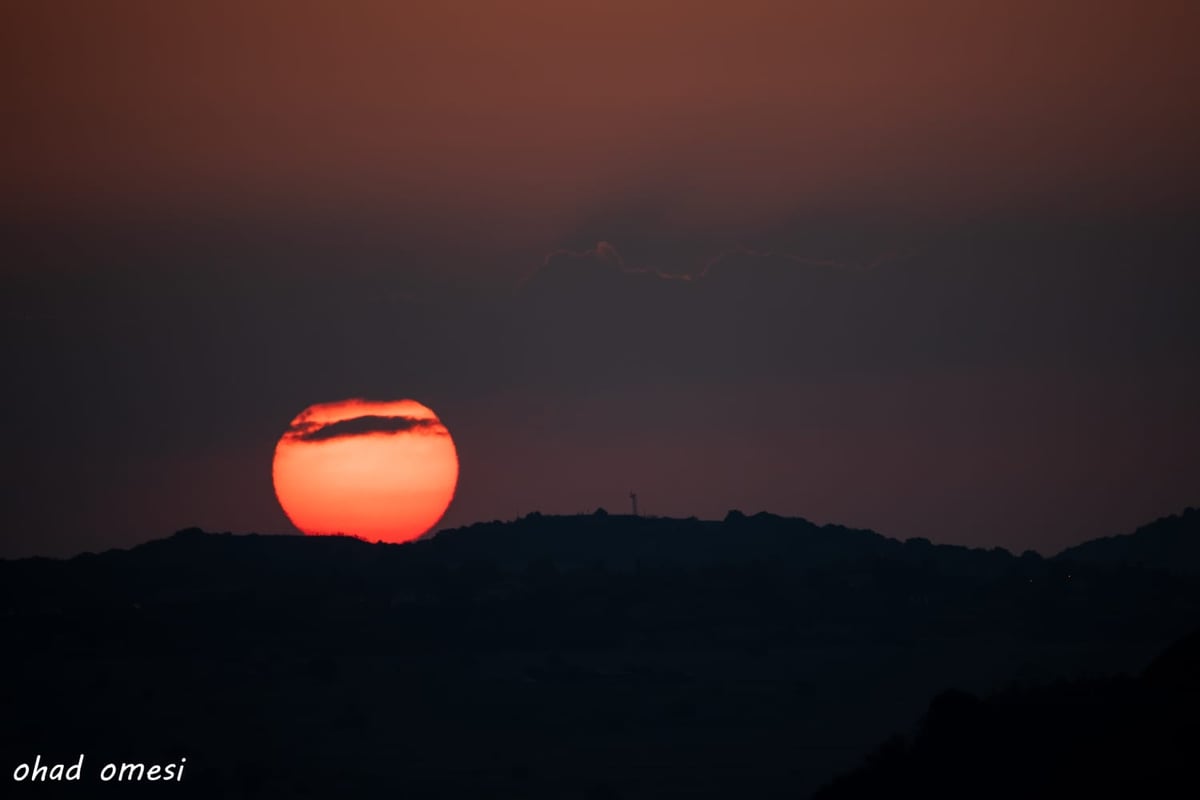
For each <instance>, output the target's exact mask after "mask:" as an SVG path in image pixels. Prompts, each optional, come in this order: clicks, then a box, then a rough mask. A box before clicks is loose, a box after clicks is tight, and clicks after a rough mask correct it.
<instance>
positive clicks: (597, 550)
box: [0, 512, 1200, 800]
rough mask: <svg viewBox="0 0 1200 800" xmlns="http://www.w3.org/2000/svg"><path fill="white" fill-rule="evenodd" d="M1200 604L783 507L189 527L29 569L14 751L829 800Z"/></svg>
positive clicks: (1162, 586) (208, 782)
mask: <svg viewBox="0 0 1200 800" xmlns="http://www.w3.org/2000/svg"><path fill="white" fill-rule="evenodd" d="M1198 620H1200V578H1197V577H1195V576H1189V575H1173V574H1169V573H1164V572H1162V571H1159V570H1152V569H1145V568H1142V567H1138V566H1126V565H1118V566H1116V567H1113V566H1110V565H1098V566H1094V565H1090V564H1085V563H1077V562H1060V561H1058V560H1053V559H1044V558H1042V557H1041V556H1039V555H1037V554H1036V553H1026V554H1023V555H1021V556H1014V555H1013V554H1011V553H1009V552H1008V551H1006V550H1003V549H1000V548H995V549H992V550H982V549H970V548H966V547H957V546H951V545H934V544H932V543H930V542H929V541H927V540H924V539H910V540H908V541H904V542H901V541H898V540H896V539H889V538H887V537H884V536H881V535H880V534H878V533H875V532H873V531H866V530H855V529H849V528H843V527H840V526H834V525H826V526H819V525H815V524H813V523H811V522H809V521H807V520H804V519H788V518H783V517H778V516H775V515H771V514H765V513H764V514H755V515H752V516H748V515H744V514H741V513H738V512H730V513H729V514H728V515H727V516H726V518H725V519H724V520H721V521H703V520H697V519H668V518H654V517H634V516H626V515H615V514H614V515H609V514H604V513H596V514H589V515H579V516H548V515H541V514H536V513H535V514H530V515H527V516H525V517H523V518H521V519H519V520H515V521H512V522H491V523H483V524H478V525H472V526H470V527H466V528H461V529H457V530H449V531H443V532H442V533H441V534H439V535H438V536H436V537H433V538H431V539H428V540H422V541H419V542H414V543H411V544H405V545H391V544H371V543H368V542H364V541H360V540H358V539H354V538H349V537H304V536H262V535H255V534H248V535H232V534H228V533H224V534H214V533H205V532H203V531H200V530H197V529H189V530H184V531H180V532H178V533H176V534H175V535H173V536H171V537H169V538H165V539H159V540H155V541H152V542H147V543H145V544H143V545H139V546H137V547H134V548H131V549H128V550H110V551H108V552H104V553H99V554H90V553H89V554H84V555H80V556H76V557H75V558H71V559H65V560H57V559H45V558H34V559H22V560H15V561H0V640H2V641H4V643H5V654H6V658H4V659H0V708H3V709H4V713H3V714H0V764H4V765H7V766H6V769H8V770H10V771H11V769H12V768H13V765H16V764H20V763H24V762H27V761H29V760H30V759H31V758H33V756H34V755H36V754H43V755H45V756H46V757H47V758H56V759H63V758H75V757H77V756H78V754H80V753H83V752H86V753H87V754H88V758H89V759H90V760H91V763H92V764H93V770H94V769H95V768H96V767H97V766H98V765H99V764H101V763H103V760H111V759H131V758H132V759H138V760H146V761H149V760H152V759H153V760H156V761H160V762H164V763H165V762H177V761H178V760H179V759H180V758H182V757H184V756H186V757H187V758H188V776H189V777H188V779H187V780H186V781H185V783H184V784H182V785H180V786H178V787H172V789H178V790H179V791H178V792H175V791H173V792H172V794H173V795H175V796H178V797H183V796H187V797H329V796H338V797H343V796H344V797H362V798H368V797H370V798H374V797H379V798H392V797H406V798H417V799H423V798H430V800H432V799H433V798H460V797H462V798H467V797H470V798H476V797H498V798H499V797H511V798H520V799H521V800H537V799H538V798H546V799H547V800H549V799H550V798H553V799H554V800H560V799H561V798H568V797H580V798H582V797H607V798H623V800H641V799H643V798H644V799H645V800H651V798H660V797H668V796H686V797H694V798H712V800H718V799H719V798H727V797H803V796H807V795H808V794H809V793H811V792H812V791H813V790H815V789H817V788H818V787H819V786H821V785H823V784H827V783H828V782H829V781H830V780H831V779H832V778H833V777H834V775H836V774H838V773H839V772H846V771H847V770H851V769H853V768H854V767H855V765H856V764H858V763H860V762H861V759H862V758H863V756H865V755H866V754H867V753H868V752H870V749H871V748H872V747H873V746H874V744H875V743H876V742H878V741H881V740H883V739H884V738H885V737H886V736H887V735H888V734H889V733H890V732H891V731H895V730H905V729H908V727H910V726H911V725H912V722H913V720H915V719H917V718H918V717H919V715H920V714H921V712H922V710H923V709H924V708H925V707H926V706H927V704H928V699H929V698H930V697H932V696H934V695H936V694H937V693H938V691H939V690H941V689H942V688H944V687H946V686H959V687H961V688H963V689H964V690H967V691H972V692H984V691H988V690H990V689H992V688H994V687H996V686H1004V685H1007V684H1008V683H1009V682H1011V681H1014V680H1033V681H1045V680H1051V679H1054V678H1056V677H1064V676H1076V675H1079V674H1084V675H1098V676H1101V677H1103V676H1106V675H1112V674H1117V673H1121V672H1133V671H1137V672H1141V671H1142V669H1143V668H1144V667H1145V666H1146V664H1147V663H1148V661H1149V659H1150V658H1151V657H1152V656H1153V654H1155V653H1158V652H1161V651H1162V649H1163V647H1165V646H1166V645H1167V644H1168V643H1170V642H1172V641H1175V640H1177V639H1178V638H1179V637H1180V636H1181V635H1183V634H1184V633H1186V632H1188V631H1191V630H1194V629H1195V628H1196V626H1197V621H1198ZM1164 663H1165V664H1166V666H1162V667H1157V668H1156V670H1155V673H1154V674H1156V675H1157V678H1156V680H1158V681H1159V682H1160V684H1161V685H1163V686H1167V687H1171V686H1174V684H1172V681H1174V682H1175V683H1178V682H1179V681H1180V680H1183V681H1185V682H1186V681H1187V679H1188V677H1187V676H1188V675H1189V674H1190V673H1189V672H1188V670H1189V669H1190V667H1189V666H1188V664H1190V663H1191V662H1184V661H1178V660H1177V659H1175V658H1172V659H1170V660H1167V661H1166V662H1164ZM1172 665H1174V666H1172ZM1150 674H1151V673H1150V672H1147V676H1149V675H1150ZM1163 691H1167V692H1175V691H1176V689H1174V688H1166V689H1164V690H1163ZM960 699H961V698H960ZM956 702H957V701H953V698H952V702H951V703H950V704H949V708H950V710H951V712H952V713H951V717H949V719H950V720H951V724H950V725H949V726H941V724H940V723H939V729H940V730H955V728H954V727H953V725H954V723H953V720H954V719H957V718H958V717H956V716H955V714H956V713H957V712H955V711H954V709H955V708H958V707H959V705H962V704H958V705H956ZM965 702H966V703H967V704H970V703H971V702H975V701H972V700H966V701H965ZM980 702H982V701H980ZM941 705H945V703H942V704H941ZM1101 710H1103V709H1101ZM967 713H968V714H969V713H970V712H969V710H968V712H967ZM937 717H938V718H939V719H946V717H945V716H944V715H941V714H938V715H937ZM1035 719H1039V718H1035ZM1016 730H1023V729H1021V728H1020V727H1019V726H1018V728H1016ZM1039 730H1040V728H1039ZM1046 730H1047V731H1053V730H1056V729H1055V728H1054V727H1053V726H1047V727H1046ZM905 752H907V751H905ZM11 788H12V789H13V793H12V794H13V796H14V797H18V796H39V797H40V796H46V795H45V794H44V793H41V792H40V789H41V788H53V787H38V786H33V785H17V784H16V783H15V782H14V783H12V784H11ZM74 788H77V789H79V791H78V792H75V794H78V795H79V796H81V797H82V796H88V797H92V796H114V797H116V796H120V797H127V796H128V792H129V789H130V788H131V787H129V786H116V785H111V786H108V787H107V788H106V787H105V786H103V785H101V784H99V783H98V782H96V781H94V780H93V782H92V783H91V784H89V785H88V786H82V785H80V786H77V787H74ZM1014 794H1019V793H1018V792H1014ZM1066 794H1067V795H1068V796H1071V795H1072V793H1071V792H1066ZM5 796H6V797H7V796H8V794H6V795H5ZM960 796H975V795H973V794H972V793H967V794H964V795H960ZM1010 796H1011V795H1010Z"/></svg>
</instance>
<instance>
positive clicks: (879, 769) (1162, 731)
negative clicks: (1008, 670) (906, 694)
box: [816, 632, 1200, 800]
mask: <svg viewBox="0 0 1200 800" xmlns="http://www.w3.org/2000/svg"><path fill="white" fill-rule="evenodd" d="M1198 718H1200V632H1197V633H1193V634H1191V635H1190V636H1187V637H1185V638H1184V639H1182V640H1181V641H1179V642H1177V643H1175V644H1174V645H1172V646H1171V647H1170V648H1168V649H1167V651H1166V652H1164V653H1163V654H1162V655H1160V656H1159V657H1158V658H1156V659H1155V660H1154V661H1153V662H1152V663H1151V664H1150V666H1149V667H1147V668H1146V670H1145V671H1144V672H1143V673H1142V674H1141V675H1140V676H1139V677H1137V678H1129V677H1124V676H1117V677H1112V678H1106V679H1092V680H1075V681H1058V682H1055V683H1053V684H1051V685H1047V686H1039V687H1036V688H1013V689H1009V690H1007V691H1003V692H997V693H995V694H993V695H991V696H989V697H987V698H986V699H985V698H980V697H977V696H975V695H973V694H970V693H967V692H962V691H947V692H944V693H942V694H940V695H938V696H937V697H935V698H934V699H933V701H932V702H931V703H930V705H929V710H928V711H927V712H926V714H925V716H924V718H923V720H922V722H921V725H920V727H919V728H918V730H917V732H916V733H915V735H913V736H912V737H911V738H905V737H893V738H892V739H890V740H889V741H888V742H887V743H885V744H884V745H883V746H881V747H880V748H878V749H877V750H876V751H875V752H874V753H873V754H872V755H871V756H870V757H869V758H868V759H867V763H866V764H865V765H864V766H862V767H860V768H859V769H858V770H856V771H854V772H852V773H849V774H847V775H844V776H842V777H839V778H838V779H837V780H835V781H834V782H833V783H831V784H830V785H829V786H827V787H825V788H824V789H823V790H821V791H819V792H818V793H817V795H816V797H817V798H818V800H843V799H846V798H867V797H870V798H875V797H922V798H961V797H982V798H1010V797H1038V798H1040V797H1046V798H1050V797H1053V798H1061V797H1090V798H1125V797H1154V798H1158V797H1186V796H1191V795H1194V794H1195V793H1196V790H1197V787H1198V785H1200V777H1198V776H1197V775H1196V772H1195V755H1196V753H1197V752H1200V726H1198V725H1197V719H1198Z"/></svg>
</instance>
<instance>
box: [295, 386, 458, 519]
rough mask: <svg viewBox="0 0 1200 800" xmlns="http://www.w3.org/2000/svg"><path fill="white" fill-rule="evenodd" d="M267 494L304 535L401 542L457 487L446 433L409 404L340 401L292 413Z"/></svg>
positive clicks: (442, 509) (454, 456) (438, 513)
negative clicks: (272, 494) (272, 492)
mask: <svg viewBox="0 0 1200 800" xmlns="http://www.w3.org/2000/svg"><path fill="white" fill-rule="evenodd" d="M272 472H273V475H274V480H275V495H276V496H277V497H278V498H279V504H280V505H281V506H283V511H284V513H286V514H287V516H288V519H290V520H291V521H292V524H293V525H295V526H296V527H297V528H299V529H300V530H302V531H303V532H304V533H306V534H309V535H320V534H335V533H343V534H347V535H350V536H358V537H360V538H363V539H369V540H371V541H375V540H381V541H385V542H408V541H412V540H413V539H416V538H417V537H419V536H421V534H423V533H425V532H427V531H428V530H430V529H431V528H432V527H433V526H434V525H436V524H437V522H438V520H440V519H441V518H442V515H443V514H445V513H446V509H447V508H448V507H449V505H450V501H451V500H452V499H453V498H454V489H455V487H456V486H457V485H458V453H457V452H456V451H455V449H454V441H453V440H452V439H451V438H450V431H448V430H446V426H445V425H443V424H442V421H441V420H439V419H438V418H437V415H436V414H434V413H433V411H431V410H430V409H428V408H426V407H425V406H423V405H421V404H420V403H418V402H416V401H413V400H394V401H384V402H380V401H370V400H342V401H340V402H336V403H322V404H320V405H315V406H309V407H308V408H306V409H304V410H303V411H301V412H300V414H299V415H297V416H296V418H295V419H293V420H292V424H291V425H290V426H288V429H287V431H286V432H284V434H283V436H282V437H281V438H280V439H279V444H277V445H276V446H275V463H274V467H273V470H272Z"/></svg>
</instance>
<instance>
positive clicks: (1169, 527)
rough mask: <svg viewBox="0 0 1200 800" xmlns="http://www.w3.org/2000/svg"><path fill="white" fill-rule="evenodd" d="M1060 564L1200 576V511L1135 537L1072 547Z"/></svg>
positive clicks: (1167, 519)
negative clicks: (1138, 568) (1147, 569)
mask: <svg viewBox="0 0 1200 800" xmlns="http://www.w3.org/2000/svg"><path fill="white" fill-rule="evenodd" d="M1056 558H1057V559H1058V560H1060V561H1070V562H1077V563H1083V564H1093V565H1109V566H1139V567H1148V568H1153V569H1162V570H1168V571H1171V572H1184V573H1190V574H1192V575H1200V509H1195V508H1187V509H1184V511H1183V513H1181V514H1173V515H1171V516H1169V517H1162V518H1160V519H1157V520H1155V521H1154V522H1152V523H1150V524H1149V525H1145V526H1143V527H1141V528H1138V529H1137V530H1136V531H1134V532H1133V533H1127V534H1123V535H1121V536H1106V537H1104V538H1101V539H1092V540H1091V541H1088V542H1084V543H1083V544H1080V545H1076V546H1075V547H1069V548H1067V549H1066V550H1064V551H1062V552H1061V553H1059V554H1058V556H1056Z"/></svg>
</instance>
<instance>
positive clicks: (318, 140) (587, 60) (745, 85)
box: [0, 0, 1200, 557]
mask: <svg viewBox="0 0 1200 800" xmlns="http://www.w3.org/2000/svg"><path fill="white" fill-rule="evenodd" d="M1198 25H1200V6H1198V5H1197V4H1196V3H1194V2H1182V1H1181V2H1158V1H1156V0H1150V1H1149V2H1146V1H1143V2H1101V1H1099V0H1098V1H1097V2H1063V3H1046V2H1006V3H986V4H985V3H982V2H961V0H960V1H959V2H903V3H902V2H854V1H853V0H850V1H847V2H822V3H797V2H769V3H768V2H754V0H738V2H705V3H699V2H696V3H692V2H669V3H668V2H653V0H637V2H626V1H625V0H605V1H604V2H568V1H565V0H555V1H554V2H549V1H547V2H530V1H529V0H520V2H516V1H514V2H508V1H505V2H501V1H500V0H497V1H496V2H470V3H457V4H448V3H420V4H418V3H406V2H400V0H396V2H258V1H257V0H254V1H253V2H250V1H248V0H240V1H239V2H215V1H214V0H206V1H205V2H194V3H192V2H172V3H162V2H121V1H119V0H106V1H105V2H84V1H83V0H80V1H79V2H65V3H45V2H9V3H6V4H5V5H4V7H3V10H0V63H2V70H0V92H2V100H3V108H4V114H3V125H0V176H2V177H0V270H2V280H3V292H2V293H0V330H2V331H3V333H2V338H0V342H2V344H0V347H2V350H0V352H2V353H3V359H4V365H5V374H6V381H5V392H4V400H3V403H4V407H3V408H4V413H3V422H2V423H0V424H2V425H3V432H2V434H3V441H4V447H3V451H2V453H3V455H2V456H0V464H2V472H0V478H2V481H3V489H2V491H3V498H4V499H3V516H2V517H0V523H2V524H3V529H4V535H3V536H2V537H0V543H2V544H0V557H14V556H25V555H54V556H65V555H73V554H75V553H78V552H81V551H85V550H93V551H95V550H103V549H107V548H110V547H118V546H119V547H127V546H131V545H134V544H137V543H139V542H142V541H146V540H148V539H152V538H158V537H161V536H165V535H168V534H170V533H172V532H173V531H175V530H177V529H180V528H184V527H188V526H192V525H197V526H201V527H203V528H205V529H208V530H221V531H223V530H233V531H244V532H248V531H259V532H264V533H269V532H294V529H293V528H292V527H291V525H290V524H289V521H288V519H287V517H286V516H285V515H284V513H283V511H282V510H281V508H280V505H279V503H278V501H277V500H276V497H275V494H274V491H273V488H272V476H271V465H272V457H273V453H274V448H275V445H276V442H277V441H278V440H279V438H280V436H281V435H283V433H284V432H285V431H286V430H287V429H288V426H289V423H290V422H291V421H292V419H293V418H294V417H296V415H297V414H298V413H300V412H301V411H302V410H303V409H305V408H306V407H308V406H311V405H313V404H318V403H326V402H332V401H336V400H342V399H346V398H355V397H362V398H369V399H377V400H396V399H402V398H411V399H413V400H416V401H417V402H419V403H422V404H424V405H426V406H428V407H429V408H431V409H433V410H434V411H435V412H436V413H437V415H438V416H439V417H440V419H441V420H442V422H443V423H444V424H445V426H446V427H447V428H448V429H449V431H450V432H451V434H452V435H453V438H454V442H455V444H456V446H457V451H458V458H459V459H460V473H459V483H458V491H457V495H456V497H455V499H454V501H453V503H452V504H451V505H450V508H449V511H448V512H447V514H446V516H445V518H444V519H443V520H442V523H441V525H440V527H443V528H445V527H455V526H459V525H465V524H470V523H472V522H476V521H487V520H492V519H511V518H514V517H517V516H519V515H522V514H526V513H528V512H530V511H534V510H539V511H541V512H543V513H576V512H581V511H587V512H590V511H592V510H594V509H595V508H596V507H598V506H603V507H605V508H607V509H608V510H610V511H624V510H627V509H628V507H629V499H628V493H629V492H630V490H634V491H636V492H637V493H638V495H639V498H640V505H641V510H642V511H643V512H644V513H649V514H660V515H671V516H682V517H686V516H692V515H695V516H698V517H701V518H720V517H723V516H724V514H725V512H726V511H727V510H729V509H733V508H737V509H741V510H743V511H745V512H747V513H753V512H757V511H760V510H768V511H771V512H773V513H777V514H782V515H799V516H804V517H807V518H809V519H811V520H813V521H816V522H820V523H825V522H834V523H840V524H844V525H848V526H854V527H870V528H874V529H876V530H878V531H879V532H881V533H884V534H886V535H889V536H895V537H899V538H907V537H913V536H924V537H927V538H930V539H932V540H934V541H938V542H948V543H957V544H964V545H972V546H986V547H992V546H1002V547H1006V548H1009V549H1011V550H1014V551H1018V552H1019V551H1021V550H1024V549H1026V548H1033V549H1036V550H1039V551H1041V552H1043V553H1046V554H1050V553H1053V552H1057V551H1058V550H1060V549H1062V548H1063V547H1065V546H1067V545H1071V544H1075V543H1078V542H1080V541H1082V540H1084V539H1088V538H1092V537H1095V536H1100V535H1109V534H1115V533H1123V532H1128V531H1130V530H1132V529H1133V528H1135V527H1137V526H1138V525H1140V524H1143V523H1145V522H1148V521H1150V520H1152V519H1154V518H1156V517H1158V516H1162V515H1166V514H1170V513H1175V512H1178V511H1180V510H1181V509H1182V508H1184V507H1185V506H1189V505H1200V412H1198V411H1197V409H1200V370H1198V365H1200V272H1198V268H1200V265H1198V264H1197V260H1196V259H1197V255H1196V254H1197V253H1198V252H1200V145H1198V144H1197V143H1198V142H1200V101H1198V99H1197V98H1200V91H1198V90H1197V87H1198V86H1200V51H1198V50H1197V48H1196V44H1195V36H1196V31H1197V30H1200V27H1198Z"/></svg>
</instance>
